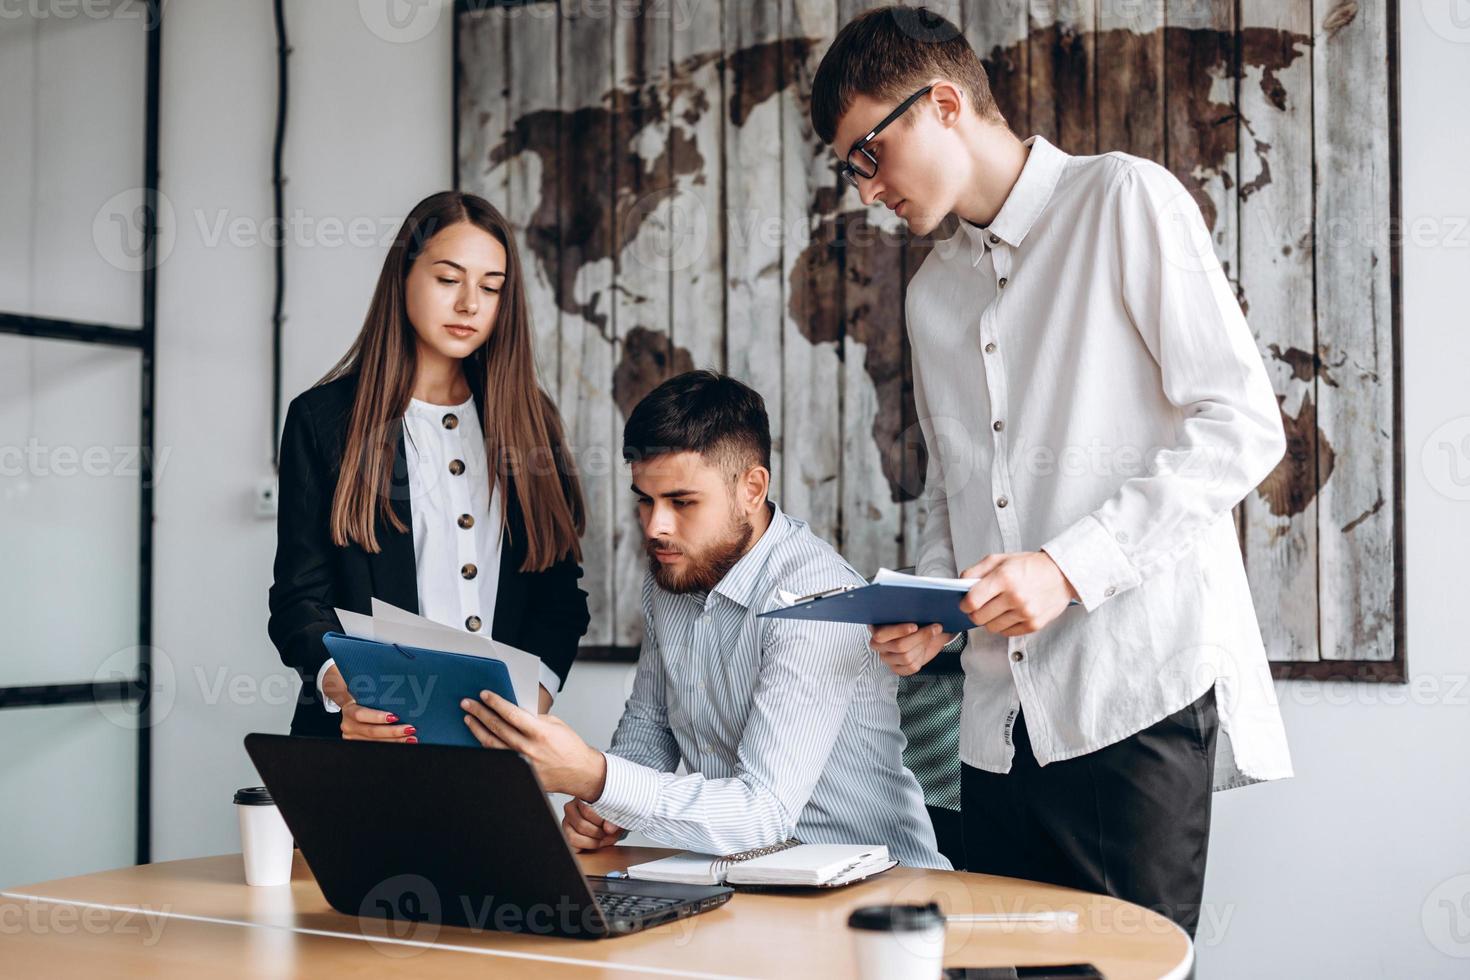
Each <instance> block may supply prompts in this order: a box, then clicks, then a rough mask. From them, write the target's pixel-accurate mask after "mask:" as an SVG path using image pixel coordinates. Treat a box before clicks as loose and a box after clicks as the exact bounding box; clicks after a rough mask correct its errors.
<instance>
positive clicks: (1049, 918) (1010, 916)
mask: <svg viewBox="0 0 1470 980" xmlns="http://www.w3.org/2000/svg"><path fill="white" fill-rule="evenodd" d="M944 918H945V921H946V922H973V923H976V924H977V925H1009V924H1010V923H1013V922H1052V923H1055V924H1057V925H1059V926H1069V927H1071V926H1076V925H1077V913H1076V912H1072V911H1061V912H1016V913H1010V912H998V913H980V914H975V915H947V916H945V917H944Z"/></svg>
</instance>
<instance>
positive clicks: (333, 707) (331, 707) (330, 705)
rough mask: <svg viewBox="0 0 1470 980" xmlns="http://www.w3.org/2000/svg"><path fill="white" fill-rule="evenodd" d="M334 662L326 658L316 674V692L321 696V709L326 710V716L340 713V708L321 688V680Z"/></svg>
mask: <svg viewBox="0 0 1470 980" xmlns="http://www.w3.org/2000/svg"><path fill="white" fill-rule="evenodd" d="M336 662H337V661H335V660H333V659H332V658H331V657H328V658H327V659H326V660H325V661H323V662H322V669H321V670H319V671H317V672H316V692H317V693H318V694H320V695H321V696H322V707H323V708H326V709H327V714H329V715H335V714H340V713H341V711H342V708H341V707H340V706H339V705H338V704H337V702H336V701H333V700H332V699H331V698H329V697H327V692H326V691H325V690H323V688H322V678H323V677H326V676H327V669H328V668H329V667H331V666H332V665H333V664H335V663H336Z"/></svg>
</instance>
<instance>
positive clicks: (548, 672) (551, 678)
mask: <svg viewBox="0 0 1470 980" xmlns="http://www.w3.org/2000/svg"><path fill="white" fill-rule="evenodd" d="M541 686H542V687H544V688H546V691H547V693H549V694H550V695H551V696H552V697H556V696H557V695H558V694H560V693H561V678H560V677H557V676H556V671H554V670H552V669H551V668H550V667H548V666H546V664H545V662H544V661H543V662H542V664H541Z"/></svg>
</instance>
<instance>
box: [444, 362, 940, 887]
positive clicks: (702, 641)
mask: <svg viewBox="0 0 1470 980" xmlns="http://www.w3.org/2000/svg"><path fill="white" fill-rule="evenodd" d="M623 456H624V458H625V459H626V460H627V461H628V462H629V464H630V466H631V470H632V478H633V486H632V490H633V494H634V496H635V497H636V498H637V501H638V516H639V521H640V523H641V524H642V528H643V535H644V545H645V548H646V550H647V552H648V558H649V569H648V574H647V575H646V576H645V578H644V583H643V626H644V630H643V648H642V651H641V653H640V655H639V658H638V670H637V674H636V676H635V678H634V681H633V689H632V693H631V695H630V696H629V698H628V700H627V704H626V706H625V707H624V710H623V716H622V719H621V720H620V721H619V722H618V727H617V731H616V732H614V734H613V740H612V746H611V748H609V749H608V750H607V751H606V752H599V751H597V750H596V749H593V748H592V747H590V746H588V745H587V744H586V743H585V742H584V741H583V740H582V739H581V737H580V736H578V735H577V734H576V732H574V731H573V730H572V729H571V728H570V727H569V726H568V725H567V724H566V723H565V722H562V721H560V720H558V719H556V718H554V717H552V716H549V715H543V716H540V717H538V716H536V715H533V714H531V713H529V712H526V711H523V710H521V709H519V708H517V707H516V706H515V705H512V704H509V703H508V702H506V701H504V700H502V699H500V698H498V697H496V696H495V695H494V694H492V693H489V692H486V693H485V694H484V695H483V696H482V698H481V701H480V702H476V701H474V700H467V701H465V702H464V705H463V706H464V708H465V710H466V724H468V725H469V726H470V729H471V730H472V731H474V732H475V735H476V737H477V738H478V739H479V741H480V743H481V744H483V745H485V746H487V747H492V748H510V749H514V750H516V751H518V752H520V753H522V754H523V755H525V756H526V757H527V758H528V759H530V760H531V762H532V764H533V765H534V766H535V767H536V769H537V774H538V775H539V777H540V778H541V782H542V784H543V786H544V787H545V788H546V789H547V790H548V791H551V792H562V793H568V794H571V795H572V797H573V799H572V800H571V801H569V802H568V803H567V806H566V816H565V819H564V821H563V824H562V827H563V830H564V832H565V833H566V835H567V839H568V840H569V841H570V842H571V844H572V845H573V846H574V847H576V848H578V849H579V850H591V849H595V848H599V847H604V846H607V845H609V844H613V843H615V842H617V841H618V840H619V839H620V838H621V837H622V836H623V835H624V834H625V833H626V832H627V830H637V831H639V832H640V833H643V834H645V835H647V836H648V837H650V838H652V839H654V840H656V841H658V842H659V843H661V844H666V845H670V846H674V847H681V848H685V849H688V850H693V851H701V852H704V853H709V854H732V853H735V852H739V851H746V850H751V849H755V848H760V847H766V846H769V845H773V844H778V843H781V842H783V841H785V840H787V839H789V838H792V837H795V838H797V839H799V840H801V841H802V842H803V843H808V844H886V845H887V846H888V849H889V853H890V854H891V855H892V857H893V858H894V859H895V860H897V861H899V862H900V863H902V864H905V865H909V866H912V867H927V868H949V867H950V864H949V862H948V861H947V860H946V859H945V858H944V857H943V856H942V855H941V854H940V853H939V851H938V850H937V848H936V846H935V840H934V830H933V828H932V826H931V825H930V822H929V817H928V814H927V813H926V811H925V809H924V797H923V792H922V791H921V790H920V788H919V783H918V781H917V780H916V779H915V778H914V775H913V773H911V772H910V771H909V770H908V769H906V768H904V765H903V749H904V736H903V734H902V733H901V732H900V730H899V711H898V706H897V702H896V691H897V677H896V676H895V675H893V674H892V672H890V671H888V670H887V669H886V668H885V667H884V666H883V664H882V663H881V662H880V661H879V659H878V657H877V655H876V654H874V652H873V651H872V649H871V648H870V647H869V645H868V641H869V636H868V631H867V629H866V628H865V627H862V626H852V625H846V624H840V623H817V622H801V621H796V620H784V619H760V618H758V616H759V614H760V613H762V612H764V611H766V610H769V609H774V608H776V607H778V606H780V605H784V604H786V602H787V601H789V599H790V598H791V597H792V596H793V595H794V596H806V595H811V594H813V593H817V592H823V591H826V590H829V589H833V588H837V587H841V586H848V585H861V584H863V578H862V577H861V576H860V575H858V573H857V572H855V571H854V570H853V568H852V566H850V565H849V564H848V563H847V562H845V561H844V560H843V559H842V556H840V555H839V554H838V553H837V552H836V551H834V550H833V549H832V547H831V546H830V545H828V544H827V543H826V542H824V541H822V540H821V539H819V538H818V537H817V536H816V535H814V534H813V533H812V532H811V530H810V528H808V527H807V525H806V523H805V522H803V521H800V520H797V519H795V518H793V517H790V516H788V515H786V514H784V513H782V511H781V509H780V508H779V507H778V506H776V504H775V503H774V502H772V501H771V500H769V499H768V496H767V495H768V491H769V489H770V482H771V469H770V467H771V462H770V460H771V434H770V425H769V421H768V419H767V416H766V408H765V403H764V401H762V399H761V396H760V395H759V394H757V393H756V392H755V391H753V390H751V389H750V388H748V387H747V386H745V385H743V384H741V383H740V382H739V381H736V380H735V379H733V378H730V377H726V376H723V375H720V374H716V373H714V372H712V371H691V372H689V373H687V374H682V375H679V376H678V377H675V378H671V379H669V380H668V381H666V382H664V383H663V384H662V385H660V386H659V387H658V388H656V389H655V390H654V391H653V392H651V393H650V394H649V395H648V397H646V398H644V399H643V401H641V402H640V403H639V404H638V406H637V407H636V408H634V410H633V412H632V414H631V415H630V416H629V418H628V422H627V425H626V426H625V427H624V430H623ZM783 593H784V595H783ZM681 762H682V763H683V766H684V769H685V772H684V773H682V774H681V773H678V772H676V770H677V769H678V768H679V764H680V763H681Z"/></svg>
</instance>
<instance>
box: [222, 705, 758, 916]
mask: <svg viewBox="0 0 1470 980" xmlns="http://www.w3.org/2000/svg"><path fill="white" fill-rule="evenodd" d="M245 751H247V752H248V753H250V759H251V761H252V762H254V763H255V768H256V769H257V770H259V772H260V776H261V779H262V780H263V781H264V782H265V786H266V788H267V789H268V790H270V794H271V796H272V798H273V799H274V800H275V802H276V806H277V807H279V808H280V811H281V815H282V816H283V817H284V818H285V819H286V826H287V827H289V828H290V829H291V833H292V835H294V836H295V838H296V845H297V846H298V847H299V848H301V853H302V856H304V857H305V858H306V863H307V864H308V865H309V866H310V867H311V871H312V874H314V875H315V876H316V880H317V884H319V885H320V886H321V889H322V894H324V895H325V896H326V898H327V901H328V902H330V903H331V906H332V908H334V909H336V910H337V911H338V912H343V913H345V914H347V915H362V916H378V917H383V918H388V919H395V920H408V921H412V922H425V923H428V922H433V923H445V924H449V925H458V926H467V927H469V928H472V929H487V930H496V931H502V932H528V933H539V934H543V935H558V936H569V937H575V938H579V939H598V938H601V937H604V936H615V935H622V934H625V933H630V932H637V931H639V930H640V929H647V928H650V927H652V926H656V925H659V924H661V923H664V922H669V921H671V920H673V919H679V918H683V917H684V916H688V915H694V914H696V913H698V912H705V911H708V910H709V909H712V908H715V907H717V906H719V905H723V904H724V903H725V902H727V901H729V899H730V896H731V895H732V894H733V891H732V890H731V889H729V888H724V887H705V886H700V885H679V884H665V883H661V882H640V881H629V880H624V879H619V880H604V879H600V878H592V879H588V878H587V877H585V876H583V874H582V871H581V869H580V868H579V867H578V865H577V861H576V858H575V857H573V855H572V850H571V847H570V846H569V845H568V844H567V841H566V839H565V838H564V837H563V836H562V832H561V825H560V822H559V820H558V818H557V816H556V814H555V813H554V812H553V811H552V809H551V806H550V803H549V802H548V800H547V798H546V794H545V792H544V791H543V790H542V789H541V784H540V783H539V782H538V781H537V779H536V774H535V772H534V771H533V770H532V768H531V765H530V763H529V762H527V761H526V760H525V759H524V758H523V757H522V756H521V755H520V754H519V753H516V752H510V751H502V750H495V749H483V748H465V747H462V746H453V745H428V744H418V745H404V744H400V743H374V742H361V741H352V742H349V741H343V740H341V739H325V738H290V737H287V736H284V735H261V734H252V735H247V736H245ZM403 924H404V925H407V922H404V923H403Z"/></svg>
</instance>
